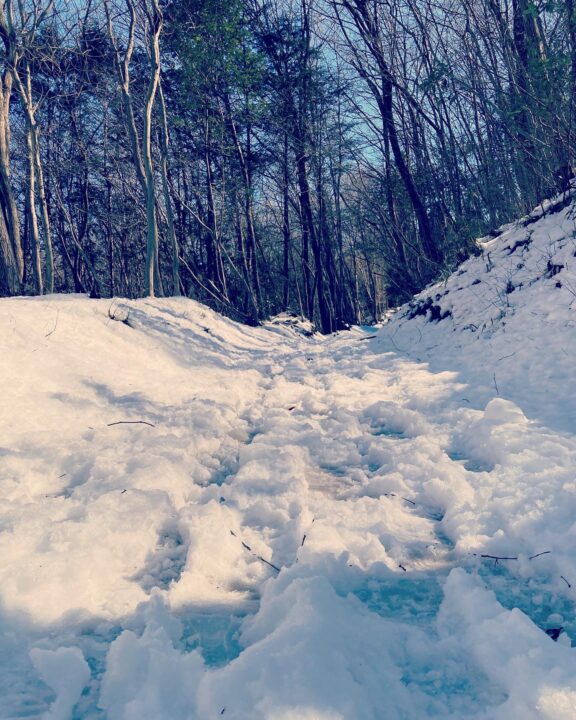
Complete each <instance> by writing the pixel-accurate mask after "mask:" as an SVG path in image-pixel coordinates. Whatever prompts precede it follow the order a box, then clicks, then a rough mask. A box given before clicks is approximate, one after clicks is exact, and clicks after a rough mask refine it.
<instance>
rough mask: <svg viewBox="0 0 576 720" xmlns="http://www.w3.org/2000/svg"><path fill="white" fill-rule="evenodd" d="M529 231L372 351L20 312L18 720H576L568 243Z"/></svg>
mask: <svg viewBox="0 0 576 720" xmlns="http://www.w3.org/2000/svg"><path fill="white" fill-rule="evenodd" d="M528 220H530V222H529V224H526V222H527V220H526V219H524V220H523V221H519V222H518V223H517V224H514V225H510V226H507V227H506V228H504V229H503V230H502V232H501V233H500V234H499V235H498V236H497V237H494V238H492V239H489V240H486V241H483V243H482V247H483V255H480V256H478V257H475V258H472V259H470V260H469V261H467V262H466V263H465V264H464V265H463V266H462V267H461V268H460V269H459V270H458V271H457V272H456V273H455V274H454V275H452V276H451V277H450V278H448V279H447V280H446V282H444V283H440V284H438V285H436V286H434V287H432V288H429V289H427V290H426V291H425V292H424V293H422V294H421V296H420V297H419V298H417V299H416V300H415V301H414V303H413V304H412V306H411V307H408V306H407V307H404V308H401V309H399V310H398V312H396V313H395V314H394V315H392V317H391V318H390V319H389V320H388V321H387V323H386V324H385V325H383V326H382V327H381V328H380V329H379V330H378V331H377V332H374V331H373V329H370V331H368V330H367V329H363V328H352V329H351V330H350V331H348V332H342V333H340V334H337V335H334V336H330V337H321V336H318V335H313V334H310V331H311V327H310V326H309V325H307V324H305V323H300V322H299V321H298V320H297V318H293V317H291V316H283V317H279V318H276V319H275V320H274V321H273V322H270V323H269V324H267V325H265V326H263V327H261V328H248V327H243V326H240V325H238V324H235V323H233V322H232V321H230V320H227V319H225V318H222V317H220V316H219V315H217V314H216V313H214V312H212V311H211V310H209V309H207V308H205V307H203V306H201V305H199V304H197V303H195V302H193V301H191V300H186V299H172V300H168V299H162V300H138V301H126V300H117V301H113V302H112V303H111V301H105V300H89V299H87V298H85V297H81V296H67V297H60V296H50V297H44V298H13V299H4V300H1V301H0V343H1V350H2V355H1V357H2V360H1V363H2V371H3V372H2V374H1V375H0V385H1V389H0V468H1V472H0V485H1V488H0V558H1V560H0V717H1V718H3V719H4V718H6V720H8V719H12V718H49V719H51V720H56V719H58V720H63V719H65V718H71V719H75V720H78V719H80V718H82V719H85V718H86V719H89V720H92V719H94V720H96V719H98V720H100V719H102V718H106V719H108V718H109V719H110V720H136V719H138V720H205V719H208V718H217V717H224V718H235V719H237V720H259V719H266V720H289V719H291V720H306V719H308V720H328V719H330V720H335V719H345V720H356V719H358V720H380V719H382V718H386V719H387V720H414V719H415V720H418V719H420V718H423V719H425V718H442V720H498V719H500V718H501V719H502V720H504V719H506V720H532V719H538V720H547V719H548V720H568V719H570V720H572V719H573V718H574V717H575V716H576V680H575V678H576V654H575V653H576V651H575V650H574V649H573V648H572V641H573V640H576V622H575V620H574V592H575V589H574V586H575V583H576V523H575V521H574V517H576V481H575V475H574V468H575V467H576V439H575V437H574V430H575V428H574V417H575V410H576V407H575V403H576V392H575V390H576V387H574V383H575V382H576V381H575V380H574V377H575V376H574V373H573V371H572V367H571V365H572V363H571V358H572V357H575V356H576V334H575V333H574V332H572V326H573V324H574V318H573V317H572V315H573V312H574V307H573V302H574V298H575V297H576V295H574V294H573V293H572V290H571V289H572V288H573V289H574V290H576V273H575V269H576V267H575V263H576V260H575V258H574V253H575V251H576V240H574V231H575V225H574V216H573V211H572V210H571V208H570V207H564V208H557V207H554V204H553V203H551V204H549V205H548V206H547V207H546V208H544V209H541V210H539V211H538V212H535V213H534V214H533V215H532V216H531V217H530V218H528ZM528 234H530V237H529V238H528ZM528 240H529V241H528ZM520 266H521V267H520ZM560 266H562V267H561V269H560V270H558V269H557V268H558V267H560ZM478 281H479V282H478ZM509 281H510V285H509ZM558 283H560V287H559V286H558ZM512 285H513V286H514V289H513V291H512V292H510V289H511V286H512ZM506 290H508V292H506ZM428 298H431V300H428ZM419 301H420V304H418V303H419ZM432 305H435V306H438V308H439V309H438V310H437V311H432V310H431V309H430V307H431V306H432ZM419 308H420V314H419V313H418V312H415V310H418V309H419ZM447 311H449V313H448V314H446V313H447ZM433 313H434V317H437V316H438V315H440V316H445V317H444V319H442V320H440V321H436V320H431V316H432V314H433ZM410 315H412V316H413V317H410ZM111 316H112V317H111ZM113 318H116V319H113ZM546 631H548V633H547V632H546ZM554 637H555V638H556V641H555V640H554V639H553V638H554Z"/></svg>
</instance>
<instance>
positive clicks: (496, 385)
mask: <svg viewBox="0 0 576 720" xmlns="http://www.w3.org/2000/svg"><path fill="white" fill-rule="evenodd" d="M492 379H493V380H494V387H495V388H496V395H500V390H498V383H497V382H496V373H494V375H492Z"/></svg>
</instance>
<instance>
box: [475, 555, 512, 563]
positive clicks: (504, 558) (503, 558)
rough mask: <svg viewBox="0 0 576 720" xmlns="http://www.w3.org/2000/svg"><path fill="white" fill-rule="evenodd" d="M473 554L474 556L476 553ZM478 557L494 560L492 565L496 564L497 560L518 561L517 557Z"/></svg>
mask: <svg viewBox="0 0 576 720" xmlns="http://www.w3.org/2000/svg"><path fill="white" fill-rule="evenodd" d="M473 554H474V555H476V553H473ZM480 557H481V558H487V559H490V560H494V565H497V564H498V560H518V557H503V556H500V555H480Z"/></svg>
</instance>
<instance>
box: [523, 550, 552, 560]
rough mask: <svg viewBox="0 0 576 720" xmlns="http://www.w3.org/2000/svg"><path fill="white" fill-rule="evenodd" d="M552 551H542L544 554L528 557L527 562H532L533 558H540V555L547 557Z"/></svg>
mask: <svg viewBox="0 0 576 720" xmlns="http://www.w3.org/2000/svg"><path fill="white" fill-rule="evenodd" d="M551 552H552V550H544V552H540V553H536V555H530V557H529V558H528V560H534V558H537V557H540V556H541V555H549V554H550V553H551Z"/></svg>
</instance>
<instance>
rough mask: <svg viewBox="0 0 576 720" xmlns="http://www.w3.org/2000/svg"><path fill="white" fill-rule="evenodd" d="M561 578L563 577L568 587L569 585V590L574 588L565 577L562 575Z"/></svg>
mask: <svg viewBox="0 0 576 720" xmlns="http://www.w3.org/2000/svg"><path fill="white" fill-rule="evenodd" d="M560 577H561V579H562V580H564V582H565V583H566V585H568V587H569V588H571V587H572V585H570V583H569V582H568V580H566V578H565V577H564V575H560Z"/></svg>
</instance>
